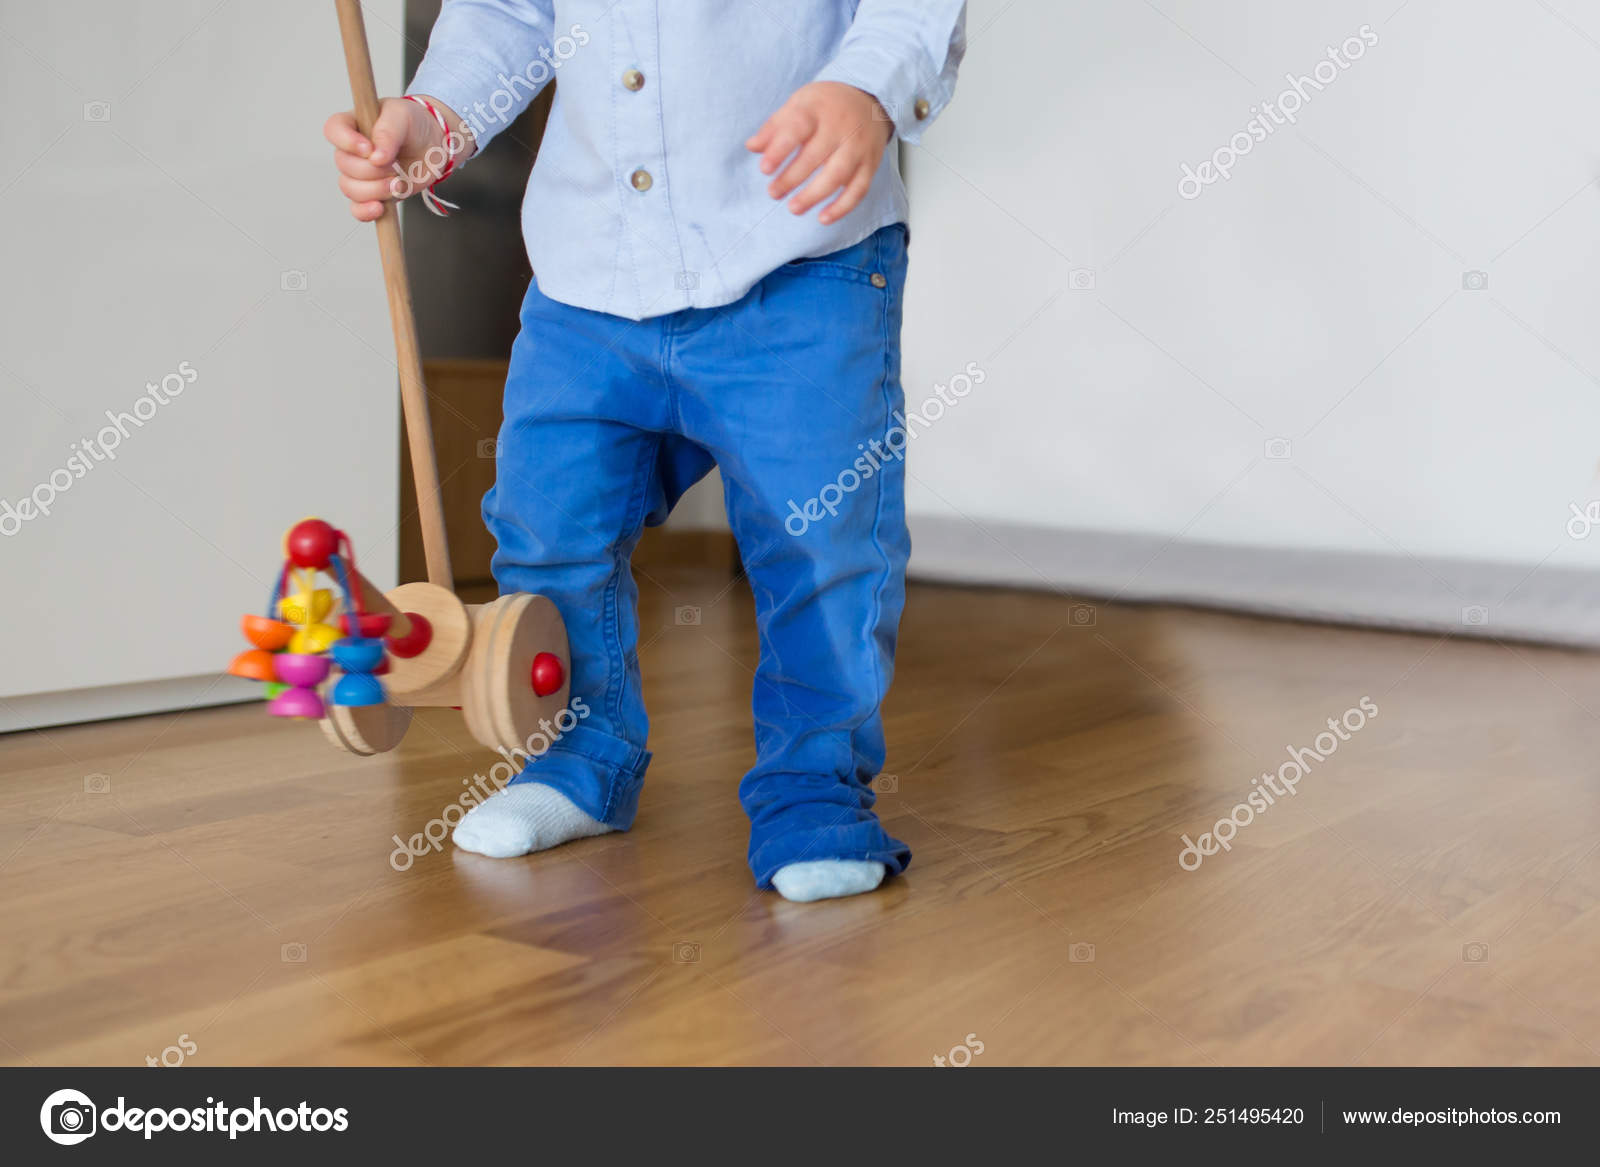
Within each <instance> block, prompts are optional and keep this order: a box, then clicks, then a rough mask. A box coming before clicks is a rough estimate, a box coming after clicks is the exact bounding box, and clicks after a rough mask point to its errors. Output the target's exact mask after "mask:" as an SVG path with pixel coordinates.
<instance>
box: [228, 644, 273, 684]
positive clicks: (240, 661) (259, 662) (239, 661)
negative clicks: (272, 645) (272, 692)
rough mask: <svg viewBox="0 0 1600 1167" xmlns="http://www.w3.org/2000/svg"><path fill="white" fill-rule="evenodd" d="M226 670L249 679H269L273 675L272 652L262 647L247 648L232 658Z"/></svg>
mask: <svg viewBox="0 0 1600 1167" xmlns="http://www.w3.org/2000/svg"><path fill="white" fill-rule="evenodd" d="M228 672H230V673H232V674H233V675H234V676H236V677H244V678H245V679H246V680H250V681H270V680H272V678H273V676H274V673H273V669H272V654H271V653H270V652H268V651H267V650H266V649H264V648H248V649H246V650H245V651H244V652H241V653H240V654H239V655H238V656H236V657H234V658H233V663H232V664H230V665H229V666H228Z"/></svg>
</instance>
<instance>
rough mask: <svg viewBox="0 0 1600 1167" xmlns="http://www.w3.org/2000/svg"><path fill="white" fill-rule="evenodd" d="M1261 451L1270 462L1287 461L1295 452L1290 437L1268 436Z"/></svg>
mask: <svg viewBox="0 0 1600 1167" xmlns="http://www.w3.org/2000/svg"><path fill="white" fill-rule="evenodd" d="M1261 452H1262V454H1263V455H1264V456H1265V457H1266V459H1267V461H1269V462H1287V461H1288V460H1289V458H1290V457H1291V456H1292V454H1293V453H1294V446H1293V445H1292V444H1291V443H1290V441H1289V439H1288V438H1268V439H1267V442H1266V445H1264V446H1262V447H1261Z"/></svg>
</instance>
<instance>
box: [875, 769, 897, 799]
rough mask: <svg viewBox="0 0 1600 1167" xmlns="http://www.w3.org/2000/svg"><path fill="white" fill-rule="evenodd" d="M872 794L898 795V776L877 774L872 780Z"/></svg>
mask: <svg viewBox="0 0 1600 1167" xmlns="http://www.w3.org/2000/svg"><path fill="white" fill-rule="evenodd" d="M872 792H873V793H874V794H899V793H900V776H899V775H898V774H879V775H878V776H877V777H876V778H874V779H873V780H872Z"/></svg>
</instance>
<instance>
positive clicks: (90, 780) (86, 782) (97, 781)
mask: <svg viewBox="0 0 1600 1167" xmlns="http://www.w3.org/2000/svg"><path fill="white" fill-rule="evenodd" d="M83 792H84V793H85V794H110V793H111V775H110V774H85V775H84V776H83Z"/></svg>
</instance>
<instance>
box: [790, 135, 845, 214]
mask: <svg viewBox="0 0 1600 1167" xmlns="http://www.w3.org/2000/svg"><path fill="white" fill-rule="evenodd" d="M855 165H856V164H855V161H854V160H853V159H851V158H849V157H847V156H846V155H845V153H844V151H842V150H841V151H839V152H838V153H836V154H835V155H834V156H833V157H832V158H830V159H829V160H828V164H827V165H826V166H824V167H823V168H822V169H821V170H819V171H817V174H816V177H815V178H813V179H812V180H811V181H810V182H808V183H806V185H805V189H803V190H802V191H801V192H800V193H799V194H797V195H795V196H794V198H792V199H790V200H789V209H790V210H791V211H793V212H794V213H795V214H797V215H803V214H805V213H806V212H807V211H809V210H810V209H811V208H812V207H814V206H816V205H817V204H818V203H820V202H822V201H823V200H824V199H826V198H827V197H828V196H829V195H831V194H833V192H834V191H836V190H838V189H839V188H840V187H841V186H843V185H844V184H845V180H846V179H847V178H849V177H850V174H851V172H852V171H853V170H854V169H855Z"/></svg>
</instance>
